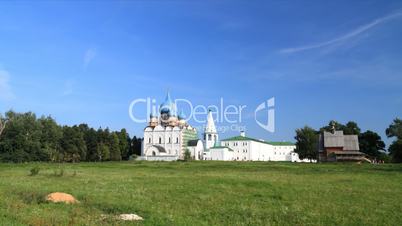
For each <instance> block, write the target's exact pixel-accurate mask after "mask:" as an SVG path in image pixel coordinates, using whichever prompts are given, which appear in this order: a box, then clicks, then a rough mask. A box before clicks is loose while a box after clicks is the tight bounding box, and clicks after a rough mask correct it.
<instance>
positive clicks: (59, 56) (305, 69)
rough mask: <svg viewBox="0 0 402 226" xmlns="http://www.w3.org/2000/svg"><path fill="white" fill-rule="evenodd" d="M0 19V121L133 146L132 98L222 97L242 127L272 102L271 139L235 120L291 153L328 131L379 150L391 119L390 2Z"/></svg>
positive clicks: (393, 48) (66, 7)
mask: <svg viewBox="0 0 402 226" xmlns="http://www.w3.org/2000/svg"><path fill="white" fill-rule="evenodd" d="M0 11H1V13H0V111H1V112H5V111H7V110H8V109H13V110H15V111H29V110H30V111H33V112H35V113H37V114H38V115H41V114H45V115H52V116H53V117H54V118H56V120H57V121H58V122H60V123H62V124H68V125H72V124H77V123H81V122H86V123H88V124H89V125H91V126H93V127H96V128H97V127H99V126H102V127H106V126H108V127H110V128H111V129H115V130H117V129H120V128H123V127H124V128H127V129H128V131H129V132H130V134H131V135H137V136H142V129H143V127H144V126H145V125H144V124H136V123H133V122H132V121H131V120H130V118H129V115H128V107H129V104H130V102H131V101H132V100H133V99H136V98H144V97H148V96H150V97H154V98H156V99H157V100H158V101H159V102H160V101H162V100H163V98H164V96H165V93H166V91H167V90H168V89H170V90H171V93H172V96H173V97H175V98H187V99H189V100H191V101H192V102H193V103H194V104H203V105H210V104H218V103H219V99H220V98H221V97H222V98H224V101H225V103H227V104H236V105H247V112H246V115H248V116H251V115H252V114H253V111H254V109H255V108H256V106H258V105H259V104H260V103H261V102H263V101H265V100H267V99H268V98H270V97H275V100H276V105H275V110H276V131H275V133H269V132H266V131H265V130H263V129H262V128H260V127H259V126H258V125H257V124H256V123H255V121H254V118H253V117H245V119H244V120H243V122H242V125H244V126H246V127H247V133H248V135H249V136H252V137H256V138H262V139H266V140H277V141H282V140H290V141H292V140H293V137H294V130H295V129H296V128H299V127H302V126H304V125H310V126H312V127H315V128H319V127H321V126H323V125H325V124H327V123H328V121H329V120H331V119H335V120H338V121H340V122H342V123H345V122H347V121H349V120H354V121H356V122H357V123H358V124H359V126H360V127H361V128H362V129H363V130H367V129H370V130H374V131H376V132H378V133H379V134H380V135H381V136H382V137H383V139H384V140H385V141H386V142H387V143H389V142H390V141H389V140H387V139H386V138H385V134H384V130H385V128H386V127H387V126H388V125H389V124H390V123H391V122H392V120H393V119H394V118H395V117H398V116H399V117H401V115H402V41H401V40H402V2H401V1H333V2H325V3H324V2H322V1H304V2H303V1H297V2H296V1H295V2H290V1H273V2H268V1H128V2H117V1H113V2H112V1H86V2H76V1H66V2H50V1H44V2H27V1H24V2H11V1H10V2H4V1H1V2H0ZM144 110H145V109H144ZM235 134H236V133H235V132H229V133H225V134H221V137H228V136H231V135H235Z"/></svg>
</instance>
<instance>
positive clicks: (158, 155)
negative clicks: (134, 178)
mask: <svg viewBox="0 0 402 226" xmlns="http://www.w3.org/2000/svg"><path fill="white" fill-rule="evenodd" d="M203 149H204V148H203V143H202V142H201V141H200V140H198V136H197V130H196V129H195V128H193V127H191V126H190V125H189V124H188V123H187V122H186V121H185V120H184V117H183V116H182V115H181V114H177V108H176V105H175V103H174V102H173V101H172V100H171V98H170V95H169V93H168V94H167V96H166V99H165V102H164V103H162V104H161V105H160V108H159V115H158V116H156V114H151V115H150V120H149V124H148V126H147V127H146V128H145V129H144V139H143V143H142V152H141V159H143V160H157V161H174V160H178V159H183V157H184V152H185V151H189V152H190V154H191V157H192V158H193V159H200V158H201V157H202V151H203Z"/></svg>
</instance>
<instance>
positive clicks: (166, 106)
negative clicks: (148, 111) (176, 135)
mask: <svg viewBox="0 0 402 226" xmlns="http://www.w3.org/2000/svg"><path fill="white" fill-rule="evenodd" d="M159 110H160V113H161V114H167V115H169V116H176V115H177V113H176V104H175V103H174V102H173V101H172V98H171V97H170V92H167V94H166V98H165V101H164V102H163V103H162V104H161V105H160V106H159Z"/></svg>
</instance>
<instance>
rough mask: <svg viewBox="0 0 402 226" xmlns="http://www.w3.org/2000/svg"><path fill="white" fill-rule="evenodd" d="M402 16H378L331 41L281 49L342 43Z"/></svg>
mask: <svg viewBox="0 0 402 226" xmlns="http://www.w3.org/2000/svg"><path fill="white" fill-rule="evenodd" d="M400 16H402V12H397V13H392V14H389V15H387V16H384V17H381V18H378V19H376V20H374V21H372V22H371V23H368V24H365V25H363V26H360V27H358V28H356V29H354V30H353V31H351V32H349V33H346V34H344V35H341V36H339V37H336V38H334V39H331V40H329V41H325V42H319V43H315V44H311V45H306V46H299V47H294V48H286V49H282V50H280V52H281V53H296V52H301V51H305V50H311V49H317V48H321V47H326V46H329V45H333V44H340V43H342V42H345V41H347V40H348V39H351V38H353V37H355V36H358V35H360V34H361V33H363V32H365V31H367V30H369V29H371V28H373V27H375V26H377V25H380V24H382V23H384V22H386V21H388V20H391V19H395V18H397V17H400Z"/></svg>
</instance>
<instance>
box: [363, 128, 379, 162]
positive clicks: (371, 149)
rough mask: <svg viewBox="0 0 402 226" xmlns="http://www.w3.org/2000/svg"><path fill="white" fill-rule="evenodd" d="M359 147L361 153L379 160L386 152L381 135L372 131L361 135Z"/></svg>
mask: <svg viewBox="0 0 402 226" xmlns="http://www.w3.org/2000/svg"><path fill="white" fill-rule="evenodd" d="M359 146H360V151H361V152H363V153H366V154H367V155H369V156H370V157H372V158H377V159H378V158H379V157H381V156H382V153H383V152H381V151H383V150H385V143H384V141H382V140H381V137H380V135H378V134H377V133H375V132H373V131H370V130H367V131H366V132H364V133H361V134H360V135H359Z"/></svg>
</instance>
